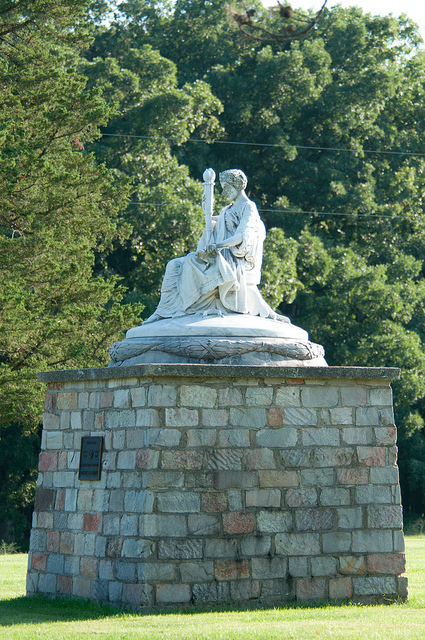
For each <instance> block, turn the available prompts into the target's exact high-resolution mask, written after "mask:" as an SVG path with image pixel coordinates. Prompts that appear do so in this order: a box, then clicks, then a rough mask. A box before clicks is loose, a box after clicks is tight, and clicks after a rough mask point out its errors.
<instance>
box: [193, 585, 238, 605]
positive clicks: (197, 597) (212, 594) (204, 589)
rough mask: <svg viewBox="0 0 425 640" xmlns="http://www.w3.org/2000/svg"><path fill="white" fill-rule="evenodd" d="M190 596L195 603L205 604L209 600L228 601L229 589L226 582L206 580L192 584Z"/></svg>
mask: <svg viewBox="0 0 425 640" xmlns="http://www.w3.org/2000/svg"><path fill="white" fill-rule="evenodd" d="M192 594H193V595H192V597H193V602H194V603H195V604H197V605H198V604H207V603H209V602H228V601H229V600H230V589H229V583H228V582H206V583H200V584H194V585H193V588H192Z"/></svg>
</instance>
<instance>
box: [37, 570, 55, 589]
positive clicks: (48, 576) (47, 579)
mask: <svg viewBox="0 0 425 640" xmlns="http://www.w3.org/2000/svg"><path fill="white" fill-rule="evenodd" d="M38 591H39V592H40V593H56V574H54V573H40V574H39V576H38Z"/></svg>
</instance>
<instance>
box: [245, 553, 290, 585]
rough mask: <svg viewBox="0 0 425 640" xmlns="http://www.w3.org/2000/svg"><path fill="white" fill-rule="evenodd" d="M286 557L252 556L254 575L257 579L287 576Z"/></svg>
mask: <svg viewBox="0 0 425 640" xmlns="http://www.w3.org/2000/svg"><path fill="white" fill-rule="evenodd" d="M287 567H288V563H287V559H286V558H252V560H251V572H252V577H253V578H254V580H255V579H257V580H273V579H280V578H286V574H287Z"/></svg>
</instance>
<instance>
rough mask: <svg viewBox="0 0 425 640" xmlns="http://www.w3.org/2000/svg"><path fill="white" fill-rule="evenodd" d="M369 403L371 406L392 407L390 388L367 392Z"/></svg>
mask: <svg viewBox="0 0 425 640" xmlns="http://www.w3.org/2000/svg"><path fill="white" fill-rule="evenodd" d="M369 401H370V404H371V405H373V406H379V405H381V406H382V405H389V406H391V407H392V404H393V394H392V391H391V387H390V386H386V387H377V388H375V389H370V390H369Z"/></svg>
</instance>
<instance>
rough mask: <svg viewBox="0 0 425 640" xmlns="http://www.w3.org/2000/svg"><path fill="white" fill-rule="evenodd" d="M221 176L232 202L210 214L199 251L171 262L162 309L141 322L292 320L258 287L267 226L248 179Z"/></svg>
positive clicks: (237, 173) (232, 174)
mask: <svg viewBox="0 0 425 640" xmlns="http://www.w3.org/2000/svg"><path fill="white" fill-rule="evenodd" d="M219 177H220V183H221V186H222V188H223V194H224V196H225V198H226V199H227V200H229V201H230V204H229V205H227V206H226V207H224V209H223V210H222V211H221V212H220V214H219V215H218V216H213V217H212V224H211V230H207V229H205V230H204V232H203V234H202V236H201V239H200V240H199V243H198V247H197V250H196V251H195V252H192V253H189V254H188V255H186V256H184V257H182V258H176V259H174V260H171V261H170V262H169V263H168V264H167V268H166V271H165V276H164V280H163V282H162V287H161V297H160V301H159V304H158V307H157V309H156V310H155V312H154V313H153V314H152V315H151V316H150V317H149V318H148V319H147V320H145V322H144V323H143V324H146V323H149V322H154V321H156V320H161V319H163V318H177V317H180V316H185V315H192V314H196V313H203V314H204V315H210V314H211V315H213V314H218V315H228V314H235V313H240V314H249V315H252V316H261V317H263V318H271V319H273V320H280V321H282V322H290V321H289V319H288V318H286V317H285V316H281V315H278V314H277V313H275V312H274V311H273V309H272V308H271V307H270V306H269V305H268V304H267V303H266V302H265V300H263V298H262V296H261V294H260V292H259V290H258V287H257V285H258V284H259V282H260V279H261V262H262V257H263V242H264V239H265V237H266V230H265V227H264V224H263V222H262V220H261V218H260V216H259V213H258V210H257V207H256V205H255V204H254V202H252V201H251V200H249V198H248V197H247V195H246V193H245V188H246V185H247V182H248V181H247V178H246V176H245V174H244V173H243V172H242V171H240V170H239V169H229V170H228V171H224V172H223V173H221V174H220V176H219Z"/></svg>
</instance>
